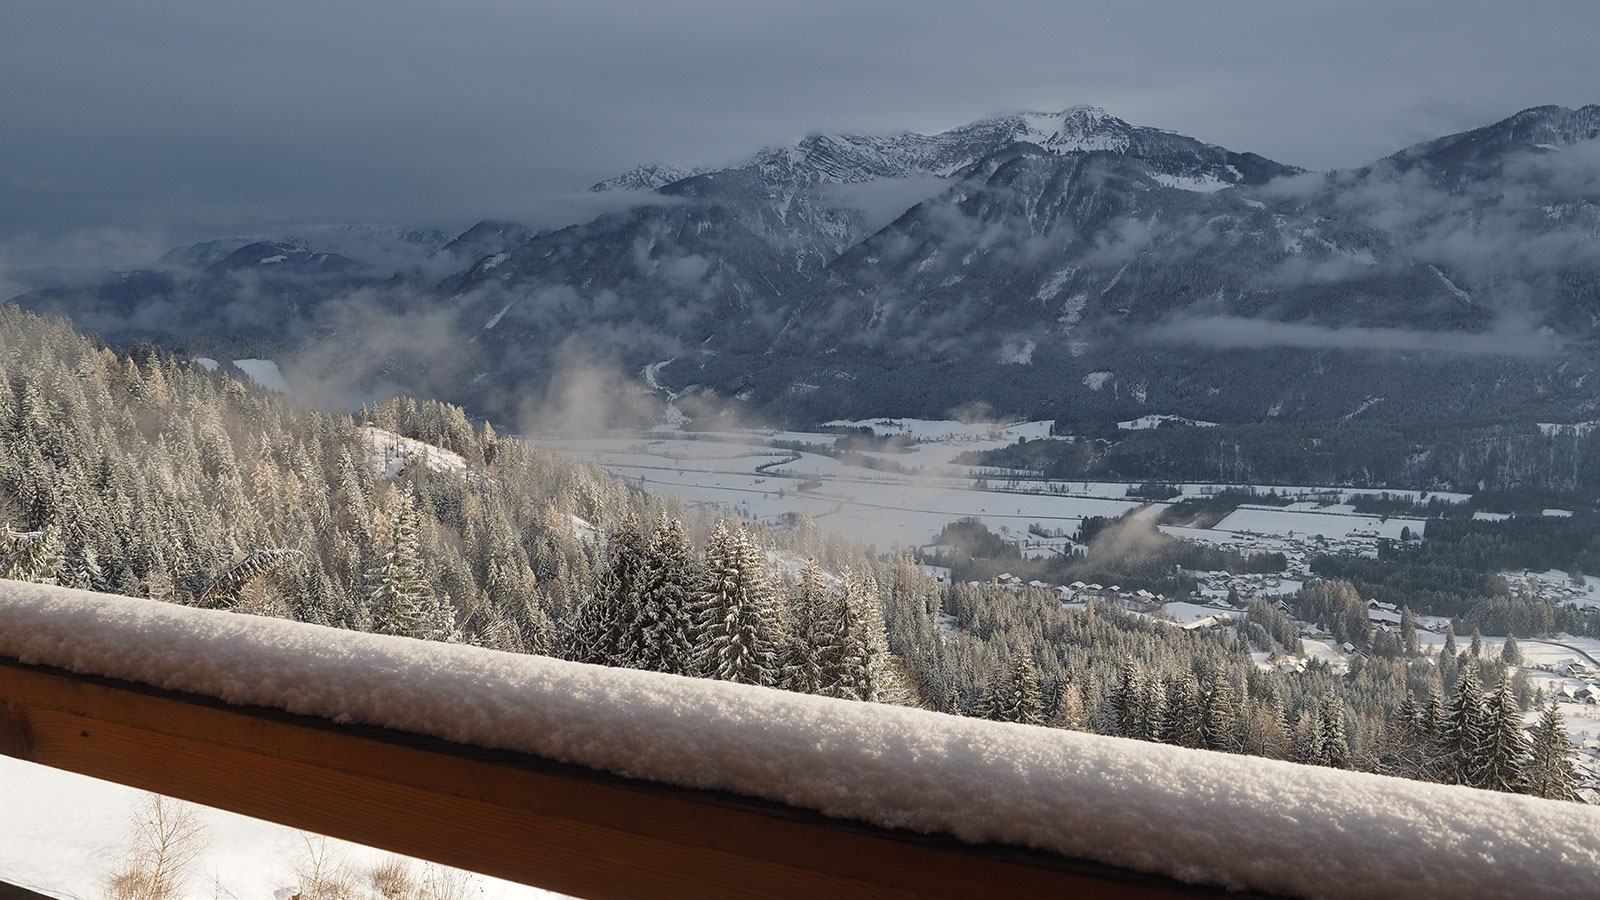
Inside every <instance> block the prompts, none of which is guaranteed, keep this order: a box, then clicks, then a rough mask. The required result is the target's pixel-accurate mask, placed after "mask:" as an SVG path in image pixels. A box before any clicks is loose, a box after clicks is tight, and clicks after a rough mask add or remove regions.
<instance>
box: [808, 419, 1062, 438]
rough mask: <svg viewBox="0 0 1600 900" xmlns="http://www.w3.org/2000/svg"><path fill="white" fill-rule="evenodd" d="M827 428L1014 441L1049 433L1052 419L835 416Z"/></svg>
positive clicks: (916, 435)
mask: <svg viewBox="0 0 1600 900" xmlns="http://www.w3.org/2000/svg"><path fill="white" fill-rule="evenodd" d="M822 424H823V426H825V427H829V428H870V429H872V432H873V434H879V435H904V436H906V437H911V438H916V439H917V440H921V441H950V440H995V439H1000V440H1006V442H1007V443H1016V441H1017V440H1018V439H1020V438H1028V439H1029V440H1037V439H1039V438H1045V437H1049V436H1050V426H1051V425H1053V424H1054V422H1052V421H1050V420H1042V421H1037V422H1014V423H1009V424H1007V423H1004V422H960V421H957V420H955V419H887V418H879V419H855V420H848V421H847V420H844V419H835V420H833V421H832V422H824V423H822Z"/></svg>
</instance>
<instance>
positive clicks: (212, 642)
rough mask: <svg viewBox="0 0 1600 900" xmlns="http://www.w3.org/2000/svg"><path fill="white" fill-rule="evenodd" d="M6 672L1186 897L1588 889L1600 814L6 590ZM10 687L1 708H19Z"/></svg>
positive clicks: (1597, 860) (0, 657)
mask: <svg viewBox="0 0 1600 900" xmlns="http://www.w3.org/2000/svg"><path fill="white" fill-rule="evenodd" d="M5 660H12V661H14V663H12V665H14V664H15V663H22V664H25V665H28V666H46V667H51V668H52V669H59V670H66V671H69V672H72V673H78V674H79V675H87V676H99V677H103V678H109V679H118V680H121V681H130V682H136V683H138V684H141V685H148V686H151V687H154V688H159V689H163V690H165V691H176V692H182V693H183V694H187V695H198V696H199V697H203V698H215V699H217V700H221V701H225V702H226V703H228V704H239V705H245V706H251V707H267V708H270V709H275V710H282V711H286V712H288V713H293V714H299V715H303V716H312V717H317V718H319V719H323V720H331V721H332V722H335V723H356V724H359V725H366V726H376V727H378V728H381V729H388V730H392V731H395V732H404V733H409V734H415V735H424V736H431V737H433V738H442V739H444V740H446V741H452V742H458V743H460V744H466V745H471V746H473V747H478V748H490V749H495V750H506V751H515V752H517V753H524V754H531V755H532V756H534V757H539V758H542V759H545V760H551V761H556V762H559V763H568V764H575V765H577V766H582V767H587V768H590V769H596V770H600V771H602V772H607V773H613V774H615V775H620V776H624V777H626V778H630V779H644V780H648V781H652V782H661V783H665V784H668V785H677V786H680V787H684V788H692V789H697V790H701V791H714V792H731V793H733V794H738V795H743V796H745V797H752V798H760V799H762V800H766V801H774V802H776V803H779V804H784V805H786V806H788V807H796V808H799V809H802V810H814V811H817V812H821V813H823V814H826V815H827V816H831V817H837V818H841V819H848V820H857V821H859V822H865V823H871V824H872V825H877V826H884V827H887V828H897V829H911V830H914V831H918V832H926V833H931V834H940V835H949V836H954V837H956V838H959V839H960V840H962V841H967V842H974V843H998V844H1009V845H1016V846H1020V847H1026V848H1034V849H1036V850H1042V851H1047V852H1048V853H1052V854H1060V855H1061V856H1063V857H1066V858H1069V859H1075V860H1088V861H1093V862H1096V863H1101V864H1105V865H1108V866H1111V867H1116V868H1117V869H1121V870H1133V871H1136V872H1144V873H1155V874H1158V875H1163V876H1170V877H1172V878H1176V879H1179V880H1182V881H1186V882H1191V883H1197V884H1206V885H1215V886H1222V887H1227V888H1234V889H1250V890H1255V891H1264V892H1272V893H1281V894H1288V895H1297V896H1311V897H1406V898H1412V897H1418V896H1516V897H1519V898H1533V897H1561V898H1571V897H1578V896H1589V895H1592V893H1593V891H1594V886H1595V885H1596V884H1600V811H1597V810H1595V809H1594V808H1591V807H1585V806H1580V805H1577V804H1566V803H1557V802H1553V801H1547V800H1539V799H1534V798H1529V797H1523V796H1514V795H1508V794H1498V793H1492V792H1485V791H1476V790H1471V789H1467V788H1459V787H1447V786H1441V785H1435V784H1425V783H1420V782H1412V781H1406V780H1402V779H1396V778H1387V777H1383V776H1376V775H1366V774H1360V773H1354V772H1345V771H1337V770H1332V769H1323V768H1314V767H1306V766H1299V765H1294V764H1290V763H1283V762H1276V761H1271V760H1264V759H1258V758H1252V757H1246V756H1236V755H1228V754H1220V753H1210V752H1205V751H1198V750H1187V749H1181V748H1175V747H1168V746H1162V745H1157V744H1149V743H1143V742H1137V741H1129V740H1122V739H1118V738H1109V737H1102V736H1096V735H1089V734H1082V733H1075V732H1067V731H1060V730H1053V729H1046V728H1036V727H1030V726H1024V725H1009V724H999V723H992V722H984V721H977V720H972V719H964V718H959V717H954V716H947V715H942V714H938V713H931V712H926V711H922V710H915V709H905V708H898V707H890V706H881V705H872V704H865V703H854V702H849V701H843V700H832V699H826V698H819V697H811V696H804V695H798V694H791V693H786V692H781V691H775V690H768V689H764V688H756V687H749V686H744V685H737V684H729V683H724V682H715V681H705V680H697V679H689V678H680V677H676V676H670V675H662V674H657V673H651V672H639V671H631V670H622V669H607V668H600V667H595V666H588V665H580V664H576V663H568V662H562V661H559V660H554V659H548V658H543V657H531V656H520V655H513V654H506V653H500V652H496V651H490V650H484V649H480V648H475V647H467V646H458V645H441V644H436V643H425V642H420V641H413V640H409V639H404V638H391V637H382V636H376V635H369V634H358V633H351V632H343V631H336V630H332V629H327V628H322V627H318V626H312V625H305V624H301V623H296V622H288V621H282V620H276V619H266V618H258V617H253V616H246V615H239V614H234V613H228V612H221V611H212V610H199V609H191V608H186V607H181V606H175V605H171V604H166V603H160V602H154V601H147V600H138V599H130V598H124V597H115V596H109V595H101V594H91V593H85V592H81V591H74V590H68V589H64V588H55V587H44V586H39V585H31V584H23V583H18V582H0V662H3V661H5ZM0 674H3V673H0ZM4 684H5V682H3V681H0V709H4V708H7V707H9V708H11V709H12V710H13V712H15V709H16V707H17V706H18V704H21V705H22V706H24V707H25V706H26V701H27V698H25V697H23V698H17V697H7V696H4V694H3V691H4ZM5 718H6V717H5V716H4V715H0V732H3V731H4V725H5V722H4V720H5ZM85 737H88V732H87V731H86V732H85ZM5 745H6V740H5V735H4V734H3V733H0V750H3V749H5ZM13 752H14V751H13ZM238 777H239V778H249V777H250V776H249V773H239V775H238ZM840 827H842V828H848V827H849V826H846V825H844V824H843V823H841V826H840ZM723 849H724V850H732V851H735V852H736V851H737V849H738V848H737V847H731V848H728V847H725V848H723ZM746 888H747V889H748V890H749V891H750V892H752V893H755V894H759V893H761V891H760V889H759V888H750V886H746Z"/></svg>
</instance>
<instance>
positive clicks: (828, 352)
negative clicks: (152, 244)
mask: <svg viewBox="0 0 1600 900" xmlns="http://www.w3.org/2000/svg"><path fill="white" fill-rule="evenodd" d="M1597 129H1600V107H1594V106H1588V107H1583V108H1581V109H1576V110H1571V109H1564V108H1561V107H1536V108H1534V109H1529V110H1525V111H1523V112H1521V113H1518V114H1517V115H1515V116H1512V117H1510V118H1508V119H1505V120H1503V121H1501V122H1497V123H1494V124H1491V125H1488V126H1485V127H1483V128H1479V129H1476V130H1473V131H1468V132H1463V133H1461V134H1456V135H1449V136H1446V137H1441V138H1439V139H1437V140H1434V141H1430V142H1426V143H1422V144H1418V145H1416V146H1413V147H1409V148H1406V149H1403V150H1401V151H1399V152H1397V153H1395V154H1393V155H1391V156H1388V157H1386V158H1383V159H1380V160H1375V161H1373V162H1372V163H1370V164H1368V165H1365V166H1362V167H1359V168H1355V169H1350V170H1341V171H1335V172H1326V173H1307V172H1305V171H1304V170H1302V169H1299V168H1297V167H1294V166H1292V165H1288V164H1284V163H1280V162H1276V161H1273V160H1270V159H1267V158H1265V157H1263V156H1260V155H1257V154H1253V153H1248V152H1239V151H1236V150H1231V149H1227V148H1223V147H1218V146H1216V145H1213V144H1208V143H1205V142H1203V141H1200V140H1198V139H1195V138H1192V137H1188V136H1184V135H1180V134H1176V133H1173V132H1170V131H1164V130H1160V129H1156V128H1150V127H1144V126H1138V125H1133V124H1130V123H1128V122H1126V121H1123V120H1121V119H1119V118H1117V117H1115V116H1113V115H1110V114H1109V113H1107V112H1105V111H1104V110H1100V109H1096V108H1093V107H1072V108H1069V109H1065V110H1062V111H1060V112H1054V113H1022V114H1015V115H1006V116H996V117H991V118H986V119H982V120H979V121H977V122H973V123H971V124H968V125H964V126H961V127H958V128H954V129H951V130H948V131H944V132H940V133H938V134H932V135H923V134H916V133H910V132H900V133H891V134H885V135H861V134H813V135H810V136H807V137H806V138H804V139H803V140H801V141H799V142H797V143H796V144H794V145H793V146H786V147H769V148H765V149H762V150H760V151H758V152H756V153H754V154H753V155H751V156H750V157H748V158H747V159H744V160H742V161H739V162H737V163H734V164H732V165H728V166H722V167H670V166H645V167H640V168H638V169H635V170H632V171H630V172H628V173H624V174H623V175H620V176H618V177H616V178H612V179H608V180H606V181H602V182H600V183H598V184H596V185H594V186H593V188H592V189H593V190H595V191H605V192H626V194H627V197H628V198H629V199H630V200H632V201H634V202H633V203H632V204H631V205H628V206H627V207H626V208H617V209H614V210H613V211H611V212H608V213H605V214H603V215H600V216H598V217H596V218H594V219H592V220H590V221H586V222H581V223H577V224H574V225H571V226H569V227H567V228H562V229H558V230H555V231H549V232H541V233H534V232H532V231H531V230H529V229H527V228H524V227H522V226H519V225H515V224H511V223H500V222H483V223H479V224H478V225H476V226H473V227H472V228H471V229H468V230H467V231H465V232H463V233H461V234H459V235H457V236H456V237H455V238H453V239H450V240H448V241H447V240H444V238H443V236H442V235H438V234H434V233H425V232H416V233H415V234H416V235H418V236H420V235H424V234H428V235H430V236H429V237H427V238H426V239H423V238H421V237H416V236H414V237H413V238H410V239H407V238H405V237H404V235H402V234H400V233H399V232H395V233H389V234H388V238H390V239H391V240H390V243H391V244H393V245H405V246H409V247H413V248H415V253H413V254H412V257H413V258H414V259H415V260H420V261H412V262H404V263H403V264H401V262H402V261H400V260H398V259H397V258H395V257H376V258H375V257H374V256H373V255H372V254H367V255H366V256H347V255H343V254H339V253H337V252H336V251H335V250H331V249H327V248H326V247H325V246H316V245H314V244H313V242H311V241H309V240H302V241H299V242H294V241H287V240H276V241H275V242H272V243H269V244H266V245H260V244H258V243H256V242H249V241H244V242H241V241H238V240H221V241H217V242H211V243H208V244H202V245H195V246H194V247H191V248H187V249H185V250H183V251H181V252H180V251H175V254H176V255H174V254H169V257H170V258H168V259H165V260H163V262H162V264H160V265H157V266H153V267H151V268H150V269H149V270H144V271H141V272H135V273H124V274H123V275H120V276H118V278H117V279H116V280H115V281H113V282H108V283H106V284H102V285H100V286H99V287H98V288H96V289H94V290H89V291H84V290H76V291H66V290H62V291H54V292H51V291H41V292H36V293H34V294H30V295H25V296H24V297H22V298H19V302H20V303H22V304H23V305H24V306H29V307H31V308H40V309H48V310H51V311H58V312H64V313H68V314H71V315H74V316H75V317H76V318H79V320H80V321H81V322H83V324H85V325H87V326H88V327H91V328H99V329H101V330H102V331H104V332H105V333H106V334H107V336H108V337H112V338H113V339H126V338H127V337H130V336H137V337H150V338H160V337H162V335H163V334H165V335H166V336H167V339H168V340H175V339H178V337H181V338H182V339H183V340H185V341H187V342H188V343H186V346H188V347H190V348H191V349H193V348H195V347H198V346H201V344H198V343H196V342H195V341H194V340H193V339H194V338H195V335H196V334H197V333H198V334H200V335H202V336H203V335H210V336H212V338H214V339H218V340H221V339H225V338H230V339H237V338H238V337H239V336H241V335H243V336H245V337H247V338H248V339H249V340H252V341H258V342H276V344H277V346H276V351H277V352H278V353H279V357H278V358H292V357H294V356H296V355H300V354H302V351H304V350H305V349H306V346H307V344H308V342H314V343H319V346H320V348H321V349H320V352H317V353H304V354H303V355H304V356H305V357H307V358H312V359H318V360H321V362H320V363H318V365H320V366H321V368H322V371H320V372H317V373H315V374H316V375H317V376H319V377H320V378H321V379H323V380H325V381H333V380H337V379H339V378H353V379H354V380H355V381H356V382H357V384H356V385H355V386H354V387H353V388H352V391H353V392H354V393H355V394H360V393H362V392H363V391H365V392H369V393H371V392H382V391H384V390H390V389H393V387H394V386H395V385H397V384H398V385H401V386H404V387H406V388H408V389H411V390H415V391H420V392H426V393H432V394H436V395H440V396H445V397H448V398H450V399H452V400H455V401H458V402H462V403H465V404H467V405H468V406H469V407H471V408H473V409H475V410H477V411H480V412H485V413H489V414H494V415H506V414H514V413H516V412H518V411H520V410H522V409H525V408H526V407H527V405H528V402H529V400H528V398H529V397H530V396H533V397H537V396H539V395H540V394H541V393H545V392H547V390H548V389H549V388H551V386H555V387H559V386H560V385H562V384H563V383H565V382H566V381H567V380H569V378H568V376H569V375H570V374H571V369H570V367H571V366H573V365H575V364H579V363H581V364H582V365H583V366H585V367H594V366H599V367H601V368H605V369H611V370H616V371H620V372H622V373H624V374H625V375H629V376H630V377H631V373H638V372H640V371H641V370H642V369H644V368H645V367H646V366H651V367H652V368H651V379H652V380H651V384H652V386H658V387H659V389H660V393H659V394H658V398H659V399H661V400H665V398H666V397H667V396H668V395H669V394H671V395H679V396H680V403H679V405H680V406H681V407H683V408H685V409H690V408H692V410H691V413H693V411H694V410H698V411H699V412H700V413H701V414H705V413H706V412H707V411H714V410H720V411H727V410H736V411H738V412H739V414H740V415H752V416H756V417H759V418H767V419H774V420H784V421H807V420H811V421H815V420H821V419H831V418H835V417H839V416H846V417H863V416H873V415H913V414H914V415H943V414H946V413H948V412H949V411H951V410H952V409H957V408H966V407H978V408H982V407H987V408H988V409H991V410H994V411H996V412H999V413H1007V414H1026V415H1030V416H1051V417H1055V418H1057V419H1059V420H1061V421H1062V422H1063V423H1064V427H1067V426H1069V425H1070V426H1071V427H1078V428H1091V429H1092V428H1099V427H1106V426H1108V425H1109V424H1114V423H1115V422H1118V421H1125V420H1132V419H1138V418H1140V417H1143V416H1150V415H1155V416H1168V417H1174V418H1170V419H1165V420H1163V421H1174V422H1176V421H1182V420H1184V419H1191V420H1201V421H1208V422H1219V423H1224V424H1231V425H1246V424H1250V423H1257V424H1260V423H1267V424H1271V423H1275V422H1276V423H1316V422H1360V423H1376V424H1385V423H1388V424H1391V425H1392V424H1395V423H1407V422H1417V421H1430V422H1447V421H1453V420H1461V419H1466V418H1471V419H1474V420H1517V421H1523V420H1528V421H1542V422H1567V421H1577V420H1579V419H1583V418H1585V417H1587V418H1595V417H1600V372H1597V371H1596V368H1597V363H1596V359H1597V356H1600V355H1597V354H1595V353H1594V352H1593V351H1594V347H1595V342H1596V340H1597V338H1600V252H1597V247H1600V243H1597V240H1596V238H1597V236H1600V187H1597V185H1600V178H1597V177H1596V173H1597V172H1600V141H1597V140H1596V135H1597V133H1600V130H1597ZM321 237H322V238H323V239H324V243H325V244H328V243H331V242H332V240H333V238H335V237H338V235H337V234H335V235H332V236H330V235H327V234H322V235H321ZM408 240H409V243H407V241H408ZM317 254H328V255H327V256H326V257H325V258H321V259H320V261H319V259H318V257H317V256H316V255H317ZM279 256H282V257H283V259H276V257H279ZM268 260H273V261H272V262H268ZM241 305H242V307H243V308H242V309H241ZM219 309H220V310H227V311H229V315H225V316H219V315H218V314H217V312H216V310H219ZM240 313H247V314H242V315H241V314H240ZM135 325H136V326H137V327H133V326H135ZM230 329H232V330H231V331H230ZM378 333H381V334H382V335H383V337H382V338H381V339H378V338H374V337H373V335H374V334H378ZM269 349H273V348H269ZM262 352H265V351H262ZM308 365H309V363H308ZM351 372H356V373H358V374H357V375H355V376H352V375H351V374H350V373H351ZM637 387H638V390H641V391H647V390H648V389H647V388H645V387H644V386H642V385H640V386H637ZM349 393H350V392H346V395H348V394H349Z"/></svg>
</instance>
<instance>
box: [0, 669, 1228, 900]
mask: <svg viewBox="0 0 1600 900" xmlns="http://www.w3.org/2000/svg"><path fill="white" fill-rule="evenodd" d="M0 752H3V753H5V754H7V755H10V756H15V757H19V758H21V759H25V760H30V761H32V762H35V763H39V764H42V765H47V766H53V767H56V768H59V769H65V770H67V771H71V772H77V773H81V774H84V775H88V776H91V777H94V778H100V779H105V780H108V781H114V782H118V783H121V784H125V785H130V786H132V787H136V788H141V789H144V790H150V791H155V792H158V793H162V794H167V795H170V796H174V797H179V798H182V799H185V800H189V801H193V802H196V803H201V804H205V805H207V806H213V807H217V808H221V809H225V810H230V811H233V812H237V813H242V814H244V815H249V816H254V817H257V818H262V819H268V820H271V821H274V822H278V823H281V824H284V825H288V826H292V827H295V828H301V829H307V830H310V831H314V832H318V833H321V834H327V835H331V836H334V837H338V838H342V839H345V840H350V841H355V842H359V843H363V844H369V845H373V846H376V847H380V848H384V849H388V850H392V851H394V852H397V853H402V854H406V855H410V856H416V857H420V858H423V859H428V860H432V861H435V862H439V863H444V864H447V865H452V866H457V867H461V868H465V869H470V870H473V871H476V872H481V873H484V874H488V875H494V876H497V877H500V878H506V879H511V880H514V881H519V882H523V883H526V884H531V885H537V886H540V887H544V888H548V889H550V890H554V891H559V892H562V893H567V894H572V895H575V896H580V897H594V898H613V897H615V898H631V897H659V898H707V897H734V896H737V897H741V898H747V897H752V896H756V897H794V898H800V897H806V898H832V897H882V898H889V897H982V896H1020V897H1029V896H1041V897H1042V896H1051V897H1109V896H1115V897H1130V898H1158V897H1160V898H1164V897H1180V896H1185V897H1188V896H1196V895H1208V896H1215V895H1220V894H1222V893H1224V892H1222V891H1221V890H1218V889H1211V890H1207V889H1203V888H1196V887H1193V886H1190V885H1185V884H1182V883H1179V882H1176V881H1171V880H1169V879H1165V878H1160V877H1156V876H1150V875H1143V874H1137V873H1133V872H1128V871H1124V870H1119V869H1115V868H1111V867H1108V866H1104V865H1100V864H1097V863H1089V862H1083V861H1075V860H1070V859H1065V858H1063V857H1060V856H1055V855H1052V854H1048V853H1042V852H1035V851H1029V850H1025V849H1020V848H1013V847H1003V846H995V845H990V846H975V845H971V844H965V843H962V842H960V841H957V840H955V839H954V838H948V837H938V836H927V835H921V834H915V833H912V832H906V831H896V830H892V829H885V828H878V827H874V826H869V825H864V824H857V823H853V822H848V821H843V820H839V819H833V818H828V817H825V816H822V815H820V814H818V813H815V812H810V811H807V810H801V809H795V808H791V807H786V806H782V805H779V804H775V803H769V802H765V801H759V800H751V799H748V798H744V797H738V796H733V795H730V794H724V793H719V792H714V791H703V790H691V789H685V788H676V787H670V786H665V785H660V784H655V783H649V782H644V781H637V780H631V779H627V778H621V777H616V776H612V775H607V774H603V773H599V772H595V771H592V770H589V769H585V768H580V767H576V766H570V765H562V764H558V763H554V762H550V761H548V760H543V759H539V758H536V757H532V756H528V755H524V754H518V753H510V752H504V751H498V750H487V749H483V748H479V747H472V746H465V745H461V744H455V743H450V742H447V741H443V740H438V739H435V738H429V737H422V736H418V735H412V734H406V733H401V732H395V731H390V730H385V729H378V728H371V727H364V726H357V725H340V724H336V723H334V722H331V721H328V720H325V719H317V718H308V717H303V716H294V715H290V714H288V713H285V712H282V711H278V710H271V709H264V708H258V707H241V706H231V705H228V704H225V703H222V702H220V701H217V700H214V699H210V698H206V697H200V696H195V695H189V694H180V693H175V692H171V691H165V690H159V689H156V688H152V687H149V686H145V685H140V684H134V683H130V682H125V681H114V680H109V679H104V678H97V677H90V676H84V675H75V674H72V673H69V672H66V671H63V670H59V669H53V668H46V667H40V666H31V665H25V664H23V663H20V662H18V661H16V660H10V659H3V658H0ZM3 814H4V813H3V811H0V815H3ZM0 887H3V886H0ZM1231 896H1241V895H1238V894H1233V895H1231Z"/></svg>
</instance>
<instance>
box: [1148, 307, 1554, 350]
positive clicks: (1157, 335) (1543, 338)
mask: <svg viewBox="0 0 1600 900" xmlns="http://www.w3.org/2000/svg"><path fill="white" fill-rule="evenodd" d="M1144 337H1145V339H1146V340H1148V341H1150V342H1152V343H1157V344H1176V345H1192V346H1198V347H1204V348H1206V349H1211V350H1245V349H1266V348H1289V349H1297V350H1350V351H1369V352H1390V353H1438V354H1446V355H1455V356H1513V357H1543V356H1549V355H1551V354H1553V353H1555V352H1557V351H1558V350H1559V349H1560V348H1561V341H1560V340H1559V339H1558V338H1556V337H1555V336H1554V335H1551V334H1547V333H1545V332H1542V331H1538V330H1535V329H1533V328H1532V327H1530V326H1528V325H1527V324H1526V323H1523V322H1520V321H1518V320H1515V319H1510V318H1506V319H1501V320H1500V321H1498V322H1497V323H1496V325H1495V327H1493V328H1491V329H1490V330H1488V331H1483V332H1475V333H1468V332H1456V331H1419V330H1414V329H1409V328H1368V327H1362V326H1348V327H1337V328H1333V327H1327V326H1322V325H1311V324H1307V323H1303V322H1275V321H1270V320H1265V319H1247V318H1241V317H1237V316H1177V317H1175V318H1172V319H1169V320H1168V321H1166V322H1163V323H1161V324H1158V325H1156V326H1154V327H1153V328H1151V329H1149V330H1148V331H1147V332H1145V334H1144Z"/></svg>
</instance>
